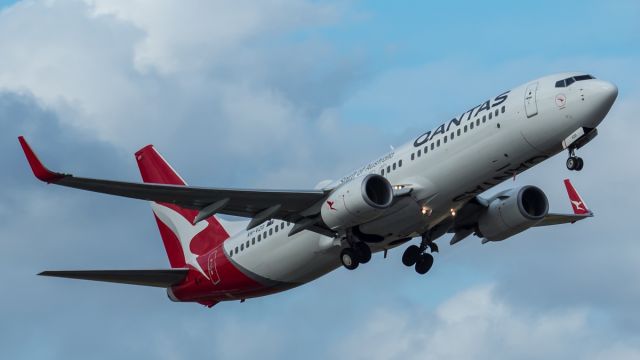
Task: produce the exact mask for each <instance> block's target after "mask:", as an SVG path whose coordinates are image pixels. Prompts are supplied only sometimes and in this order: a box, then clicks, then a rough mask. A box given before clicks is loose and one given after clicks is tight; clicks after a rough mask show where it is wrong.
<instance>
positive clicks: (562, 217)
mask: <svg viewBox="0 0 640 360" xmlns="http://www.w3.org/2000/svg"><path fill="white" fill-rule="evenodd" d="M590 217H593V213H588V214H547V216H545V217H544V219H542V221H541V222H539V223H537V224H536V226H549V225H559V224H569V223H571V224H573V223H574V222H576V221H580V220H584V219H586V218H590Z"/></svg>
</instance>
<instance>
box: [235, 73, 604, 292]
mask: <svg viewBox="0 0 640 360" xmlns="http://www.w3.org/2000/svg"><path fill="white" fill-rule="evenodd" d="M572 75H576V74H575V73H565V74H556V75H552V76H547V77H544V78H540V79H537V80H534V81H532V82H529V83H526V84H524V85H522V86H519V87H516V88H514V89H512V90H511V91H508V92H506V93H503V94H500V95H498V96H496V97H494V98H491V99H489V100H488V101H486V102H482V103H481V104H480V105H478V106H476V107H474V108H473V109H470V110H469V111H466V112H464V113H462V114H458V115H456V117H455V118H453V119H452V120H447V121H446V122H444V123H443V125H441V126H439V127H438V128H436V129H434V130H431V131H430V132H428V133H426V134H423V135H420V136H419V137H417V138H416V139H415V140H412V141H411V142H409V143H407V144H405V145H403V146H401V147H399V148H397V149H396V150H394V151H393V152H391V153H389V154H387V155H385V156H383V157H381V158H380V159H378V160H376V161H374V162H372V163H370V164H367V165H366V166H364V167H362V168H360V169H358V170H356V171H354V172H353V173H352V174H350V175H348V176H346V177H344V178H343V179H341V180H340V181H337V182H335V183H333V184H331V185H329V186H327V188H333V187H336V186H339V185H340V184H341V183H343V182H346V181H349V180H351V179H353V178H356V177H360V176H364V175H366V174H369V173H376V174H382V175H383V176H384V177H386V178H387V179H388V180H389V182H390V183H391V184H392V185H393V186H406V187H410V188H411V189H412V191H411V193H410V195H409V196H405V197H402V198H400V199H399V200H398V201H397V202H396V203H395V204H394V205H393V206H392V207H391V208H390V209H388V210H386V211H385V213H384V215H383V216H380V217H378V218H376V219H375V220H373V221H370V222H368V223H365V224H362V225H361V226H360V229H361V230H362V231H363V232H364V233H367V234H375V235H379V236H382V237H384V241H382V242H378V243H373V244H370V246H371V250H372V251H374V252H378V251H382V250H385V249H389V248H392V247H394V246H397V245H399V243H398V242H397V243H394V242H396V241H397V240H400V239H407V238H411V237H415V236H419V235H420V234H422V233H424V232H425V231H427V230H429V229H432V228H433V227H434V226H437V225H438V224H442V223H446V222H447V219H448V218H450V217H452V216H454V215H453V214H455V211H456V210H457V209H459V208H461V207H462V206H463V205H464V204H465V203H466V202H468V201H469V200H470V199H472V198H474V197H475V196H476V195H478V194H480V193H482V192H484V191H486V190H488V189H490V188H492V187H493V186H495V185H497V184H499V183H501V182H502V181H504V180H506V179H508V178H511V177H512V176H514V174H516V173H521V172H523V171H525V170H527V169H529V168H531V167H532V166H534V165H536V164H537V163H539V162H541V161H543V160H545V159H547V158H549V157H551V156H553V155H556V154H558V153H559V152H560V151H562V150H563V148H562V145H561V144H562V141H563V140H564V139H565V138H566V137H567V136H569V135H570V134H571V133H572V132H574V131H575V130H576V129H578V128H580V127H586V128H595V127H596V126H597V125H598V124H599V123H600V122H601V121H602V119H603V118H604V116H605V115H606V112H607V111H608V110H609V107H610V102H609V100H610V99H609V97H610V94H609V93H610V91H611V87H612V86H613V85H611V84H610V83H608V82H605V81H600V80H588V81H579V82H575V83H573V84H572V85H570V86H568V87H562V88H556V87H555V83H556V81H558V80H562V79H564V78H566V77H567V76H572ZM611 101H612V100H611ZM605 108H606V110H605ZM432 144H433V145H432ZM423 208H424V209H428V211H427V213H426V214H424V213H423V212H424V211H421V210H423ZM292 225H293V224H288V223H285V222H282V221H277V220H276V221H271V222H269V223H265V224H263V225H261V226H258V227H257V228H254V229H252V230H250V231H241V232H239V233H237V234H235V235H233V236H232V237H231V238H230V239H228V240H227V241H225V243H224V245H223V246H224V250H225V252H226V253H227V255H229V253H230V252H231V250H232V249H233V250H234V251H233V255H232V256H231V259H232V261H233V262H234V263H236V264H237V265H238V266H239V267H241V268H242V269H244V270H245V271H247V272H249V273H251V274H252V275H253V276H256V277H258V278H260V279H262V280H267V281H273V282H276V283H288V284H292V285H295V284H302V283H305V282H308V281H311V280H313V279H315V278H317V277H319V276H321V275H324V274H326V273H328V272H330V271H332V270H334V269H335V268H337V267H338V266H339V265H340V260H339V256H338V255H339V253H340V250H341V246H344V243H343V242H344V240H343V239H341V238H340V237H338V238H335V239H334V238H330V237H326V236H322V235H319V234H317V233H315V232H312V231H302V232H300V233H298V234H296V235H293V236H289V235H288V232H289V230H291V226H292ZM247 244H248V246H247ZM236 248H237V249H238V251H237V252H236V250H235V249H236Z"/></svg>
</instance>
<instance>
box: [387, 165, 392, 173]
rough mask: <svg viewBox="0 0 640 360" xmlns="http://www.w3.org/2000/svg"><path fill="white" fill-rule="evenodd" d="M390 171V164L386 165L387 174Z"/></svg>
mask: <svg viewBox="0 0 640 360" xmlns="http://www.w3.org/2000/svg"><path fill="white" fill-rule="evenodd" d="M390 172H391V166H389V165H387V174H388V173H390Z"/></svg>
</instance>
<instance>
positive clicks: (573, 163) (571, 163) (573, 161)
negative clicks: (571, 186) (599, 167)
mask: <svg viewBox="0 0 640 360" xmlns="http://www.w3.org/2000/svg"><path fill="white" fill-rule="evenodd" d="M577 166H578V159H577V158H576V157H574V156H570V157H569V158H568V159H567V169H569V170H575V169H576V167H577Z"/></svg>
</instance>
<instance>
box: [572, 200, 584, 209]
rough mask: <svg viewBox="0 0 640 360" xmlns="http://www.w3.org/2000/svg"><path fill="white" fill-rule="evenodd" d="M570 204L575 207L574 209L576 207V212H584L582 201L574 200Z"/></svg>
mask: <svg viewBox="0 0 640 360" xmlns="http://www.w3.org/2000/svg"><path fill="white" fill-rule="evenodd" d="M571 203H572V204H573V206H575V207H576V209H578V210H585V209H584V208H583V207H582V201H575V200H571Z"/></svg>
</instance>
